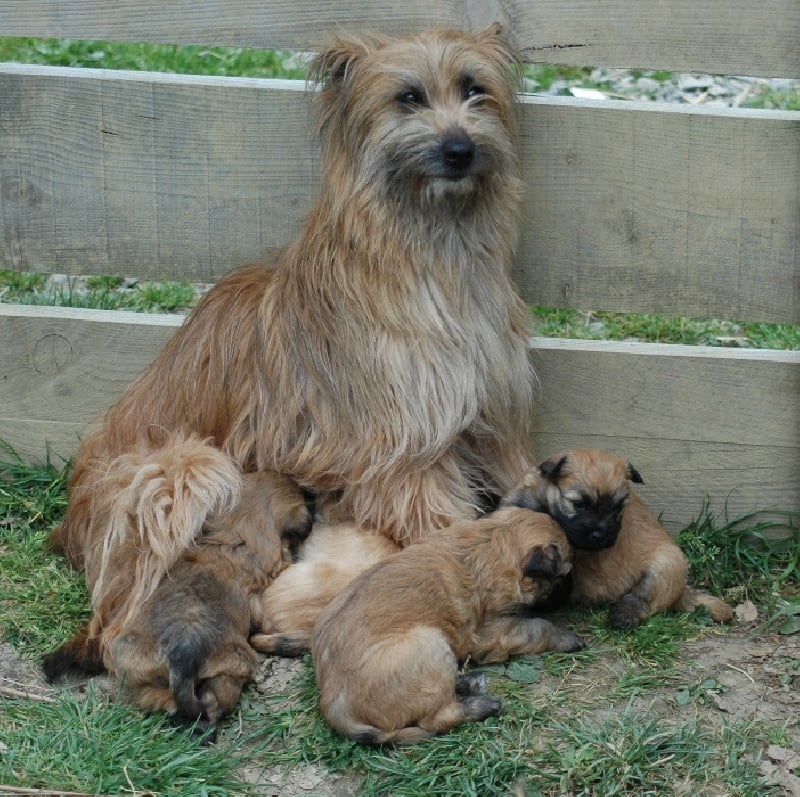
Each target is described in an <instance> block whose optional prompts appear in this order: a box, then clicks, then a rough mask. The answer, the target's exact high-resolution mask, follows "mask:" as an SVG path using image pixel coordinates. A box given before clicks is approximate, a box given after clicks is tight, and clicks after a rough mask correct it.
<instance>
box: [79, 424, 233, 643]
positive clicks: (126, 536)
mask: <svg viewBox="0 0 800 797" xmlns="http://www.w3.org/2000/svg"><path fill="white" fill-rule="evenodd" d="M91 489H92V491H93V496H92V504H93V505H92V508H91V516H90V517H89V518H88V522H89V523H91V524H92V525H94V526H95V528H94V530H93V533H92V534H91V538H92V541H93V542H94V543H95V544H97V549H95V552H94V553H93V555H92V556H91V561H90V557H87V561H86V570H87V574H86V575H87V583H88V584H89V586H90V589H91V595H92V606H93V608H94V610H95V612H96V614H97V615H98V619H99V620H100V623H101V624H102V627H103V635H104V638H105V641H106V643H107V642H108V641H109V640H110V639H111V638H113V637H114V636H116V634H118V633H119V632H120V630H121V629H122V627H123V626H124V625H125V624H126V623H128V622H129V621H131V620H132V619H133V618H134V616H135V615H136V613H137V612H138V611H139V609H140V607H141V606H143V605H144V603H145V601H146V600H147V598H148V597H150V595H152V594H153V592H154V591H155V589H156V587H157V586H158V584H159V583H160V581H161V579H162V578H163V577H164V576H165V575H166V573H167V572H168V571H169V569H170V568H171V567H172V566H173V565H174V564H175V562H176V561H177V559H178V557H179V556H180V555H181V553H182V552H183V551H184V550H185V549H186V548H187V547H188V546H189V545H190V544H191V543H192V541H193V540H194V539H195V538H197V537H198V536H199V535H200V532H201V530H202V527H203V524H204V523H205V521H206V519H207V518H208V516H209V515H210V514H211V513H213V512H226V511H229V510H230V509H231V508H232V507H233V506H235V504H236V502H237V501H238V498H239V493H240V489H241V474H240V471H239V469H238V468H237V467H236V464H235V463H234V461H233V460H232V459H231V457H229V456H228V455H227V454H225V453H224V452H222V451H221V450H220V449H218V448H215V447H214V446H212V445H210V444H209V443H208V442H206V441H204V440H201V439H200V438H198V437H196V436H194V435H168V436H167V438H166V439H165V440H164V442H163V444H162V445H160V446H159V447H158V448H155V449H150V450H145V451H134V452H131V453H127V454H124V455H122V456H120V457H117V458H116V459H114V460H113V461H112V462H111V463H110V465H109V466H108V469H107V471H106V473H105V475H104V476H103V477H102V478H101V479H100V480H99V481H97V482H95V483H94V484H93V485H91ZM99 524H103V525H102V526H100V525H99Z"/></svg>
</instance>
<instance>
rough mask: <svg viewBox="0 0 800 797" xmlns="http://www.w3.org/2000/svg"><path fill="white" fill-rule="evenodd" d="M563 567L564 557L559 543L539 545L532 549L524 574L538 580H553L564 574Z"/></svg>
mask: <svg viewBox="0 0 800 797" xmlns="http://www.w3.org/2000/svg"><path fill="white" fill-rule="evenodd" d="M563 568H564V559H563V557H562V556H561V551H560V550H559V549H558V546H557V545H555V544H553V543H551V544H550V545H537V546H536V547H535V548H532V549H531V551H530V555H529V556H528V562H527V564H526V565H525V570H524V575H525V576H527V577H528V578H532V579H536V580H546V581H551V580H553V579H555V578H556V577H558V576H559V575H562V574H563Z"/></svg>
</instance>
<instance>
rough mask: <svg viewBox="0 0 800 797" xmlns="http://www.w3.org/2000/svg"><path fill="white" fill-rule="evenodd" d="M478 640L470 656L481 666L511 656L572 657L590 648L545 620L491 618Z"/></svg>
mask: <svg viewBox="0 0 800 797" xmlns="http://www.w3.org/2000/svg"><path fill="white" fill-rule="evenodd" d="M475 636H476V640H475V642H474V644H473V646H472V648H471V649H470V656H471V657H472V659H473V660H474V661H475V662H476V663H477V664H494V663H496V662H500V661H507V660H508V658H509V656H516V655H519V654H522V653H542V652H544V651H546V650H556V651H560V652H564V653H568V652H572V651H575V650H583V648H585V647H586V642H585V641H584V639H583V638H582V637H580V636H578V635H577V634H576V633H575V632H574V631H571V630H570V629H569V628H563V627H561V626H559V625H556V624H555V623H552V622H550V620H545V619H544V618H541V617H518V616H499V617H491V618H489V619H487V620H486V621H485V622H483V623H482V624H481V625H480V626H479V628H478V630H477V631H476V634H475Z"/></svg>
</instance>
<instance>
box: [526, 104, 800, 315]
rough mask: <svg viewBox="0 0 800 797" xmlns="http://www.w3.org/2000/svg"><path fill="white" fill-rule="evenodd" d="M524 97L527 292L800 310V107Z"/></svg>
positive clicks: (661, 307) (658, 304)
mask: <svg viewBox="0 0 800 797" xmlns="http://www.w3.org/2000/svg"><path fill="white" fill-rule="evenodd" d="M522 108H523V118H524V125H523V128H522V129H523V139H522V153H521V154H522V162H523V165H524V172H525V181H526V184H527V186H528V192H527V196H526V202H525V207H524V211H523V214H522V218H523V224H522V247H521V257H520V259H519V268H518V269H517V272H516V277H517V279H518V282H519V284H520V285H521V287H522V291H523V293H524V294H525V295H526V297H527V298H529V299H530V300H531V301H533V302H535V303H537V304H542V305H546V306H557V307H561V306H567V307H576V308H582V309H588V308H603V309H610V310H618V311H628V312H639V313H649V312H652V313H663V314H670V315H690V316H691V315H696V316H706V317H710V316H720V317H727V318H733V319H736V320H765V321H767V320H770V321H784V322H788V323H798V322H799V321H800V260H798V252H800V225H798V219H800V194H798V192H797V186H798V185H800V114H797V113H790V112H787V113H784V114H778V115H769V116H765V115H764V113H763V112H758V111H730V110H728V111H724V110H723V111H720V110H710V109H703V110H700V109H696V108H684V107H680V106H675V105H665V104H658V105H655V104H642V103H625V102H602V101H588V102H583V103H577V102H575V101H574V100H571V99H567V98H565V99H560V98H547V99H544V98H533V97H524V98H523V104H522Z"/></svg>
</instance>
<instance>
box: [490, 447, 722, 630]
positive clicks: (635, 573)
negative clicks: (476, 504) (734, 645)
mask: <svg viewBox="0 0 800 797" xmlns="http://www.w3.org/2000/svg"><path fill="white" fill-rule="evenodd" d="M629 481H632V482H635V483H638V484H643V483H644V482H643V481H642V477H641V476H640V475H639V473H638V471H637V470H636V469H635V468H634V467H633V466H632V465H631V463H630V462H628V461H626V460H625V459H623V458H622V457H619V456H616V455H614V454H609V453H607V452H605V451H601V450H599V449H595V448H585V449H575V450H573V451H569V452H567V453H565V454H559V455H557V456H554V457H551V458H550V459H548V460H546V461H545V462H542V463H541V465H539V466H538V467H537V468H534V469H533V470H531V471H530V472H529V473H528V474H527V475H526V476H525V478H524V479H523V480H522V482H521V484H520V485H518V486H517V488H516V489H514V490H512V491H511V493H509V495H507V496H505V497H504V498H503V500H502V502H501V503H502V504H503V505H504V506H524V507H527V508H529V509H533V510H537V511H540V512H547V513H548V514H549V515H551V516H552V517H553V518H555V520H557V521H558V523H559V524H560V525H561V526H562V528H563V529H564V531H565V532H566V535H567V539H568V540H569V541H570V543H571V544H572V546H573V548H574V554H573V560H574V566H573V571H572V594H571V596H570V597H571V600H572V601H573V602H576V603H588V604H601V603H611V604H612V605H611V607H610V609H609V614H608V619H609V623H610V624H611V625H612V626H613V627H614V628H635V627H636V626H638V625H639V624H640V623H641V622H642V621H643V620H645V619H646V618H647V617H649V616H650V615H651V614H653V613H654V612H666V611H671V610H677V611H692V610H693V609H695V608H697V607H698V606H700V605H701V604H702V605H703V606H706V607H707V608H708V610H709V613H710V614H711V617H712V619H714V620H716V621H718V622H728V621H730V620H731V619H732V617H733V612H732V611H731V608H730V606H728V604H727V603H725V602H724V601H722V600H720V599H719V598H715V597H714V596H713V595H708V594H706V593H705V592H699V591H697V590H695V589H692V588H691V587H690V586H689V585H688V584H687V583H686V577H687V574H688V570H689V564H688V562H687V561H686V557H685V556H684V554H683V552H682V551H681V549H680V548H679V547H678V546H677V545H676V543H675V542H674V540H673V539H672V537H670V536H669V534H667V532H666V531H665V530H664V528H663V527H662V526H661V524H660V523H659V522H658V520H657V519H656V517H655V516H654V515H653V513H652V512H651V511H650V510H649V509H648V508H647V507H646V506H645V504H644V503H643V502H642V501H641V499H640V498H638V497H637V496H636V495H635V494H633V493H632V492H631V491H630V486H629V484H628V482H629Z"/></svg>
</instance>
